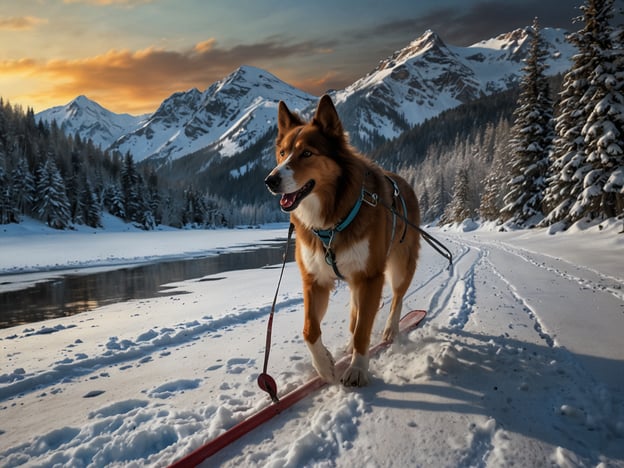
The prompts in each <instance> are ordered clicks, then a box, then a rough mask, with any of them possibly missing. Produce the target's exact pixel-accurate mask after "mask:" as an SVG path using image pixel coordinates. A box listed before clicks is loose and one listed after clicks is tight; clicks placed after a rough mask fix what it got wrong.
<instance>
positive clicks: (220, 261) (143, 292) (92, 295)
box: [0, 242, 293, 329]
mask: <svg viewBox="0 0 624 468" xmlns="http://www.w3.org/2000/svg"><path fill="white" fill-rule="evenodd" d="M292 250H293V249H291V250H290V252H291V254H290V258H289V260H292ZM283 252H284V244H283V242H280V243H278V244H276V245H275V246H269V247H261V248H256V249H253V250H246V251H240V252H228V253H222V254H219V255H215V256H210V257H202V258H191V259H178V260H168V261H161V262H155V263H148V264H139V265H132V266H127V267H121V268H118V269H113V270H108V271H101V270H102V269H101V268H100V269H99V271H98V269H97V268H91V269H89V268H87V269H82V270H72V271H68V272H67V273H64V272H58V271H56V272H54V275H55V277H54V278H49V279H47V280H44V281H42V282H39V283H36V284H33V285H31V286H30V287H28V288H26V289H20V290H17V291H8V292H2V293H0V329H2V328H9V327H13V326H17V325H24V324H27V323H34V322H39V321H42V320H47V319H51V318H58V317H67V316H70V315H75V314H79V313H81V312H85V311H88V310H92V309H95V308H97V307H100V306H103V305H106V304H112V303H115V302H125V301H129V300H132V299H145V298H150V297H156V296H162V295H172V294H183V292H181V291H179V290H176V291H175V293H173V292H171V291H170V292H167V291H168V290H167V288H166V287H163V285H165V284H167V283H173V282H178V281H184V280H188V279H192V278H201V277H203V276H206V275H215V274H219V273H223V272H227V271H233V270H243V269H250V268H262V267H265V266H266V265H275V264H278V263H281V261H282V256H283ZM18 277H19V275H5V276H0V285H3V284H4V285H7V284H10V283H14V282H16V281H19V279H18ZM210 279H211V280H214V281H218V280H219V278H218V277H215V278H210Z"/></svg>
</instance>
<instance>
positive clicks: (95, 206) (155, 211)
mask: <svg viewBox="0 0 624 468" xmlns="http://www.w3.org/2000/svg"><path fill="white" fill-rule="evenodd" d="M105 212H107V213H110V214H112V215H114V216H117V217H119V218H121V219H123V220H125V221H127V222H130V223H133V224H134V225H136V226H138V227H141V228H143V229H154V228H155V227H156V226H157V225H159V224H167V225H171V226H176V227H183V226H202V227H206V226H217V225H224V224H227V223H228V220H227V218H226V216H225V214H224V210H222V209H221V208H220V206H219V204H218V203H217V202H216V201H215V200H212V199H210V198H208V197H206V196H205V195H203V194H202V192H200V191H198V190H196V189H194V188H193V187H192V186H184V185H182V184H179V185H177V186H174V185H171V184H167V183H166V182H163V181H162V180H161V178H159V177H158V176H157V174H156V173H155V172H154V171H153V170H152V169H150V167H149V166H147V165H145V166H143V165H137V164H135V162H134V159H133V157H132V155H131V154H130V153H127V154H125V155H121V154H120V153H118V152H114V153H112V154H109V153H107V152H104V151H102V150H100V149H99V148H97V147H95V146H94V144H93V143H92V141H91V140H83V139H81V137H80V136H79V135H78V134H76V135H65V134H64V133H63V132H62V131H61V130H60V129H59V127H58V126H57V124H56V122H52V123H50V124H44V123H42V122H41V121H39V122H37V121H36V119H35V115H34V112H33V110H32V109H27V110H26V111H24V110H23V108H21V107H20V106H19V105H16V106H13V105H11V104H10V103H8V102H5V101H4V100H3V99H2V98H0V224H8V223H19V222H20V221H21V220H22V219H23V217H24V216H29V217H32V218H35V219H38V220H41V221H43V222H44V223H46V224H47V225H48V226H50V227H52V228H55V229H67V228H71V227H72V226H75V225H86V226H90V227H100V226H101V225H102V217H103V214H104V213H105Z"/></svg>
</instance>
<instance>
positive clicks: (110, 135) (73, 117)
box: [36, 96, 146, 149]
mask: <svg viewBox="0 0 624 468" xmlns="http://www.w3.org/2000/svg"><path fill="white" fill-rule="evenodd" d="M36 117H37V118H38V119H40V120H42V121H44V122H48V123H51V122H52V121H54V120H55V121H56V123H57V125H58V126H59V128H60V129H61V130H63V132H65V133H66V134H68V135H74V134H76V133H78V135H80V137H81V138H84V139H89V138H90V139H91V141H93V143H94V144H95V145H96V146H99V147H101V148H102V149H106V148H108V147H109V146H110V145H111V143H112V142H114V141H115V140H116V139H117V138H119V137H120V136H122V135H125V134H127V133H128V132H131V131H132V130H134V129H135V128H136V127H137V126H138V125H140V123H141V122H142V121H143V120H145V118H146V116H145V115H140V116H133V115H129V114H115V113H114V112H111V111H109V110H107V109H105V108H103V107H102V106H100V105H99V104H98V103H97V102H95V101H92V100H90V99H89V98H87V97H86V96H78V97H77V98H75V99H73V100H72V101H70V102H69V103H67V104H66V105H64V106H57V107H52V108H50V109H46V110H44V111H42V112H39V113H38V114H37V116H36Z"/></svg>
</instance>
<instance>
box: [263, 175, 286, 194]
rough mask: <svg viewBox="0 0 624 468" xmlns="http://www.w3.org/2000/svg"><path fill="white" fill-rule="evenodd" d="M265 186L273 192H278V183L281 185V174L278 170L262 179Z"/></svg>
mask: <svg viewBox="0 0 624 468" xmlns="http://www.w3.org/2000/svg"><path fill="white" fill-rule="evenodd" d="M264 183H265V184H266V186H267V188H268V189H269V190H270V191H271V192H273V193H276V194H277V193H279V190H280V185H282V176H281V175H280V173H279V172H276V173H275V174H273V173H271V174H269V175H268V176H267V178H266V179H264Z"/></svg>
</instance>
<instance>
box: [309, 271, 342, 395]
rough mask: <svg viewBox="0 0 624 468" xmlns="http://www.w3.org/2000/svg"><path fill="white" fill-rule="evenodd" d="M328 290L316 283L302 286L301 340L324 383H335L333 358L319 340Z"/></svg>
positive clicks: (327, 299) (327, 300) (320, 339)
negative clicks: (303, 314) (303, 341)
mask: <svg viewBox="0 0 624 468" xmlns="http://www.w3.org/2000/svg"><path fill="white" fill-rule="evenodd" d="M329 291H330V288H329V287H326V286H321V285H319V284H317V283H316V282H312V283H311V284H307V285H304V295H303V305H304V309H305V317H304V324H303V338H304V340H305V342H306V344H307V345H308V349H309V350H310V354H311V355H312V365H313V366H314V368H315V369H316V372H318V374H319V375H320V376H321V378H322V379H323V380H325V381H326V382H330V383H333V382H335V381H336V370H335V366H334V358H333V357H332V355H331V353H330V352H329V350H328V349H327V348H326V347H325V345H323V340H322V338H321V321H322V320H323V317H324V316H325V312H326V311H327V305H328V303H329Z"/></svg>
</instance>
